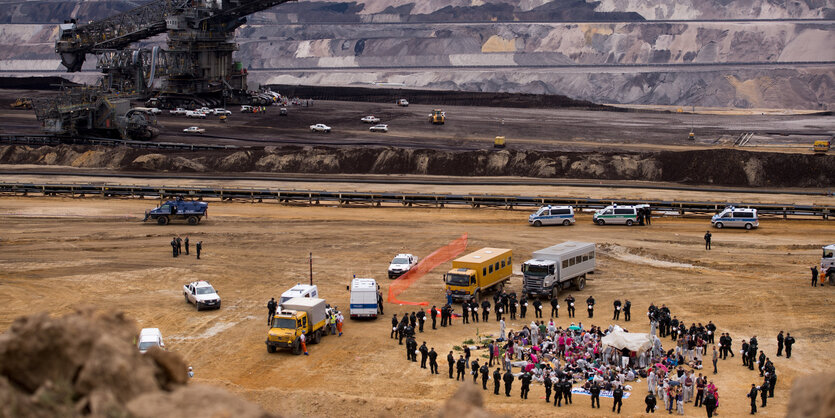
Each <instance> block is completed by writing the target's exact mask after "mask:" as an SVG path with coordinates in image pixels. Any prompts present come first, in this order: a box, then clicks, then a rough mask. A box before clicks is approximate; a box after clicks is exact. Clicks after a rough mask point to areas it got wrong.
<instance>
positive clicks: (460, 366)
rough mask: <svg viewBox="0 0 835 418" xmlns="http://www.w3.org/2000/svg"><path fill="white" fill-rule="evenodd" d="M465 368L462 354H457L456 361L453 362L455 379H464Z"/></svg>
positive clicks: (465, 361) (465, 363) (465, 364)
mask: <svg viewBox="0 0 835 418" xmlns="http://www.w3.org/2000/svg"><path fill="white" fill-rule="evenodd" d="M466 370H467V360H464V356H460V355H459V356H458V361H457V362H456V363H455V371H456V372H457V373H456V374H455V380H456V381H457V380H459V379H460V380H461V381H463V380H464V373H466Z"/></svg>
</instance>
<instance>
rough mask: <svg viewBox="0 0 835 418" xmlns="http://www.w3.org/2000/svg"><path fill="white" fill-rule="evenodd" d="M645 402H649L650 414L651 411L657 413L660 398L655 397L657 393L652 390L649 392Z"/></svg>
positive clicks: (648, 411)
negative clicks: (656, 407) (656, 406)
mask: <svg viewBox="0 0 835 418" xmlns="http://www.w3.org/2000/svg"><path fill="white" fill-rule="evenodd" d="M644 403H645V404H647V409H646V412H647V413H648V414H649V413H650V412H651V413H653V414H654V413H655V405H656V404H657V403H658V400H657V399H655V395H653V394H652V392H650V393H647V397H646V398H644Z"/></svg>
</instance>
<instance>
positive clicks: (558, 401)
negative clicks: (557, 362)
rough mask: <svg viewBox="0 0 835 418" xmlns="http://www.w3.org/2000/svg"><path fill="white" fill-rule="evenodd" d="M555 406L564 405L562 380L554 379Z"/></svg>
mask: <svg viewBox="0 0 835 418" xmlns="http://www.w3.org/2000/svg"><path fill="white" fill-rule="evenodd" d="M554 406H562V382H560V379H559V378H557V379H556V380H554Z"/></svg>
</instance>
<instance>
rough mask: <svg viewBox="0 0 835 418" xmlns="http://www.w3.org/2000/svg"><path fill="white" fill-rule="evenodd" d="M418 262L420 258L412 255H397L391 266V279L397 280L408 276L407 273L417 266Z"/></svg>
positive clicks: (389, 272)
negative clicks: (405, 275)
mask: <svg viewBox="0 0 835 418" xmlns="http://www.w3.org/2000/svg"><path fill="white" fill-rule="evenodd" d="M417 262H418V258H417V257H415V256H413V255H411V254H397V255H396V256H394V259H393V260H391V264H389V271H388V274H389V279H396V278H398V277H400V276H402V275H404V274H406V272H407V271H409V270H411V269H412V267H414V266H416V265H417Z"/></svg>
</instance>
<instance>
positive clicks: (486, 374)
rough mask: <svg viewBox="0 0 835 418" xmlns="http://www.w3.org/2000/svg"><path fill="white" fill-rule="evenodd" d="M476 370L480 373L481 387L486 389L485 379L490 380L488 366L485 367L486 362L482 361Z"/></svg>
mask: <svg viewBox="0 0 835 418" xmlns="http://www.w3.org/2000/svg"><path fill="white" fill-rule="evenodd" d="M478 371H479V373H481V388H482V389H484V390H487V381H488V380H490V368H489V367H487V363H484V364H482V365H481V368H480V369H479V370H478Z"/></svg>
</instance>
